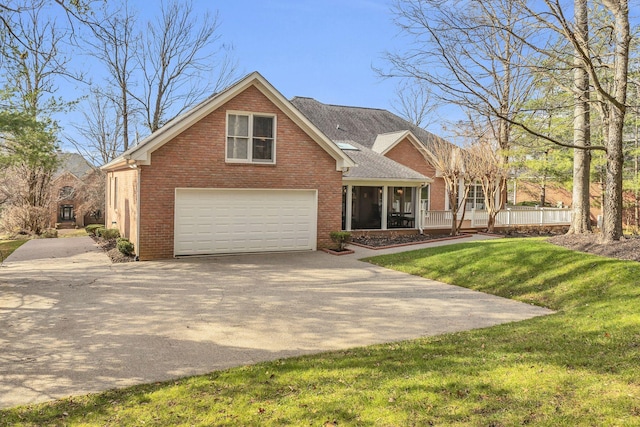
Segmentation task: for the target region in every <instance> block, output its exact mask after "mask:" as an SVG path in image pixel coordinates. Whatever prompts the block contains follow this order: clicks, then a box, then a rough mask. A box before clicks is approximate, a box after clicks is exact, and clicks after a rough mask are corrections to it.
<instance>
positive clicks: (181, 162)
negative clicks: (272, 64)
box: [139, 86, 342, 260]
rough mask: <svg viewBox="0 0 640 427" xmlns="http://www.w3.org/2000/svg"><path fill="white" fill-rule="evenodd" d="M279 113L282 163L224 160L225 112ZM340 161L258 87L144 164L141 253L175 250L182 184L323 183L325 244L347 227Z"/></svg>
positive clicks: (163, 254)
mask: <svg viewBox="0 0 640 427" xmlns="http://www.w3.org/2000/svg"><path fill="white" fill-rule="evenodd" d="M227 110H236V111H245V112H253V113H267V114H276V115H277V119H276V126H277V134H276V147H275V150H276V164H275V165H264V164H262V165H255V164H229V163H225V143H226V129H225V125H226V111H227ZM335 166H336V162H335V160H334V159H333V158H332V157H331V156H330V155H329V154H327V153H326V152H325V151H324V150H323V149H322V148H321V147H320V146H318V144H316V143H315V142H314V141H313V140H312V139H311V138H310V137H309V136H308V135H307V134H306V133H304V132H303V131H302V130H301V129H300V128H299V127H298V126H296V125H295V124H294V123H293V121H291V120H290V119H289V118H288V117H287V116H286V115H285V114H284V113H282V111H280V110H279V109H278V108H277V107H276V106H275V105H274V104H273V103H272V102H271V101H269V99H268V98H267V97H265V96H264V95H263V94H262V93H261V92H260V91H259V90H258V89H256V88H255V87H253V86H252V87H250V88H248V89H247V90H245V91H244V92H242V93H241V94H239V95H238V96H236V97H235V98H234V99H232V100H230V101H229V102H228V103H227V104H225V105H223V106H221V107H220V108H219V109H217V110H216V111H214V112H212V113H211V114H209V115H208V116H207V117H204V118H203V119H202V120H200V121H199V122H198V123H196V124H195V125H193V126H192V127H191V128H189V129H187V130H185V131H184V132H183V133H181V134H180V135H178V136H177V137H176V138H174V139H173V140H172V141H170V142H168V143H166V144H165V145H163V146H162V147H161V148H159V149H158V150H156V151H154V152H153V153H152V155H151V165H149V166H140V170H141V177H140V198H141V200H140V252H139V256H140V259H141V260H150V259H160V258H170V257H172V256H173V231H174V199H175V188H176V187H186V188H278V189H287V188H291V189H317V190H318V235H317V242H318V247H325V246H328V245H329V244H330V243H331V242H330V239H329V233H330V232H331V231H334V230H340V228H341V209H342V206H341V202H342V192H341V191H342V190H341V189H342V173H341V172H339V171H336V168H335Z"/></svg>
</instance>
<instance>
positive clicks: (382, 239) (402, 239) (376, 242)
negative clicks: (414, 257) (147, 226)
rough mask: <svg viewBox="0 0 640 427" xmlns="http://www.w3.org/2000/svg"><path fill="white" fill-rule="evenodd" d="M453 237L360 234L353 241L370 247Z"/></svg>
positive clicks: (444, 235) (379, 247)
mask: <svg viewBox="0 0 640 427" xmlns="http://www.w3.org/2000/svg"><path fill="white" fill-rule="evenodd" d="M445 238H451V236H450V235H448V234H397V235H391V234H390V235H387V236H385V235H379V236H367V235H364V236H358V237H354V238H352V239H351V243H354V244H356V245H360V246H365V247H370V248H377V249H381V248H385V247H390V246H400V245H410V244H418V243H425V242H428V241H431V240H442V239H445Z"/></svg>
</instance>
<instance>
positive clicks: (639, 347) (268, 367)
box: [0, 239, 640, 426]
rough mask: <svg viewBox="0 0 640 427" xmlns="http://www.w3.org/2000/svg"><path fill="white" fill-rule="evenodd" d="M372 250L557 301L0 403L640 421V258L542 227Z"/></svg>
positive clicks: (374, 417) (183, 416)
mask: <svg viewBox="0 0 640 427" xmlns="http://www.w3.org/2000/svg"><path fill="white" fill-rule="evenodd" d="M370 261H371V262H373V263H375V264H378V265H383V266H387V267H391V268H395V269H398V270H402V271H406V272H409V273H411V274H417V275H420V276H424V277H429V278H433V279H437V280H441V281H445V282H448V283H452V284H457V285H460V286H465V287H470V288H473V289H477V290H481V291H484V292H489V293H492V294H497V295H502V296H505V297H508V298H513V299H516V300H520V301H524V302H527V303H531V304H538V305H543V306H547V307H550V308H553V309H555V310H557V313H556V314H553V315H551V316H546V317H540V318H535V319H531V320H527V321H523V322H518V323H510V324H505V325H501V326H496V327H492V328H485V329H478V330H474V331H468V332H463V333H455V334H447V335H441V336H437V337H431V338H423V339H416V340H411V341H405V342H400V343H391V344H383V345H378V346H372V347H366V348H357V349H352V350H349V351H341V352H332V353H325V354H320V355H314V356H306V357H299V358H292V359H285V360H278V361H274V362H270V363H261V364H257V365H253V366H246V367H241V368H236V369H230V370H227V371H221V372H213V373H211V374H209V375H204V376H197V377H191V378H185V379H181V380H178V381H169V382H165V383H156V384H149V385H142V386H137V387H131V388H127V389H122V390H112V391H108V392H105V393H101V394H94V395H88V396H79V397H73V398H69V399H64V400H59V401H55V402H51V403H46V404H40V405H33V406H27V407H19V408H13V409H8V410H4V411H0V425H28V426H32V425H33V426H35V425H166V426H170V425H171V426H173V425H185V426H187V425H188V426H191V425H195V426H205V425H243V426H253V425H261V426H262V425H265V426H280V425H341V426H342V425H355V426H410V425H419V426H423V425H447V426H463V425H464V426H467V425H471V426H513V425H541V426H576V425H583V426H595V425H606V426H613V425H615V426H637V425H640V368H639V366H640V298H639V297H640V283H639V281H640V279H639V278H640V263H635V262H630V261H618V260H612V259H606V258H601V257H596V256H592V255H587V254H581V253H577V252H571V251H568V250H566V249H563V248H560V247H556V246H553V245H550V244H548V243H546V242H544V241H543V240H541V239H501V240H495V241H489V242H477V243H463V244H456V245H452V246H443V247H439V248H433V249H429V250H421V251H415V252H408V253H402V254H396V255H389V256H382V257H377V258H372V259H371V260H370Z"/></svg>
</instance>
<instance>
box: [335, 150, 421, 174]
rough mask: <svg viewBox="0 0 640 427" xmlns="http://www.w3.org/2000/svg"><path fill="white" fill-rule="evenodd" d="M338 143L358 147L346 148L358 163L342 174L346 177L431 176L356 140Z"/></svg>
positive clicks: (348, 153) (346, 151) (348, 154)
mask: <svg viewBox="0 0 640 427" xmlns="http://www.w3.org/2000/svg"><path fill="white" fill-rule="evenodd" d="M336 143H348V144H350V145H351V146H353V147H354V148H356V150H344V152H345V153H346V154H347V156H349V157H350V158H351V159H352V160H353V161H354V162H356V163H357V164H358V166H356V167H355V168H351V169H349V171H348V172H345V173H344V174H343V175H342V176H343V177H345V178H360V179H380V180H407V181H421V182H426V181H429V178H427V177H425V176H424V175H422V174H420V173H418V172H416V171H414V170H413V169H410V168H408V167H406V166H404V165H401V164H400V163H398V162H395V161H393V160H391V159H390V158H388V157H385V156H382V155H380V154H378V153H376V152H375V151H373V150H371V149H369V148H367V147H365V146H363V145H361V144H358V143H357V142H355V141H336Z"/></svg>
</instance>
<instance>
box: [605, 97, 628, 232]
mask: <svg viewBox="0 0 640 427" xmlns="http://www.w3.org/2000/svg"><path fill="white" fill-rule="evenodd" d="M623 122H624V113H623V112H621V111H619V110H618V109H615V108H614V109H612V111H611V117H610V126H609V137H608V142H607V145H608V148H607V173H606V176H605V181H604V187H605V188H604V205H603V206H602V211H603V214H604V218H603V221H602V242H603V243H610V242H613V241H616V240H620V238H621V237H622V168H623V161H624V154H623V152H622V134H623V130H622V128H623V125H624V123H623Z"/></svg>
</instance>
